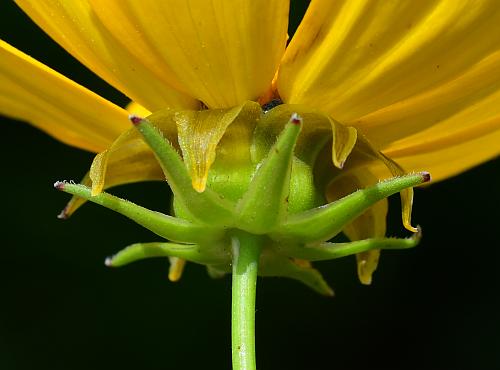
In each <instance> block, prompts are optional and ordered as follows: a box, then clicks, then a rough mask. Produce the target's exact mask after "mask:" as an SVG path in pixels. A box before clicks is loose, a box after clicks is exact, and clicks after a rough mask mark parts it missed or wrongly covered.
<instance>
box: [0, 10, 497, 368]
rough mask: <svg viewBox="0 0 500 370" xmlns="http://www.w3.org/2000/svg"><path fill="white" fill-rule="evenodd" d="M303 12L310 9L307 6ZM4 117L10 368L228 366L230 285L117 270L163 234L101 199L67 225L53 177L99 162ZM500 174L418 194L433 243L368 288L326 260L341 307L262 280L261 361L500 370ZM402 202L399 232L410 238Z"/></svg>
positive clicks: (45, 44)
mask: <svg viewBox="0 0 500 370" xmlns="http://www.w3.org/2000/svg"><path fill="white" fill-rule="evenodd" d="M294 4H295V5H294V11H297V14H299V13H300V11H301V9H300V8H304V6H303V4H300V3H297V2H296V3H294ZM0 16H1V18H0V19H1V21H0V31H1V33H0V36H1V38H2V39H4V40H6V41H8V42H10V43H12V44H14V45H15V46H17V47H18V48H20V49H21V50H24V51H27V52H29V53H30V54H31V55H32V56H34V57H35V58H37V59H39V60H41V61H43V62H45V63H47V64H49V65H51V66H52V67H54V68H56V69H57V70H58V71H60V72H62V73H64V74H66V75H67V76H69V77H71V78H73V79H75V80H76V81H78V82H80V83H82V84H84V85H85V86H87V87H89V88H91V89H93V90H94V91H97V92H99V93H100V94H101V95H103V96H105V97H106V98H108V99H111V100H113V101H115V102H116V103H118V104H121V105H124V104H125V103H126V102H127V100H126V99H125V98H124V97H123V96H121V95H120V94H119V93H117V92H116V91H115V90H113V89H112V88H110V87H109V86H108V85H106V83H104V82H102V81H101V80H99V79H98V78H96V77H95V76H93V74H92V73H91V72H89V71H88V70H86V69H85V68H84V67H82V66H81V65H80V64H79V63H78V62H76V61H74V60H73V59H72V58H71V57H69V56H68V55H67V54H66V53H65V52H64V51H63V50H61V49H60V48H59V47H58V46H57V45H55V44H54V43H52V42H51V41H50V40H49V39H48V38H47V37H46V36H45V35H44V34H43V33H42V32H40V31H39V30H38V29H37V28H36V26H34V25H33V24H32V23H30V22H29V21H28V20H27V18H26V17H25V16H24V15H23V14H22V13H21V12H20V11H19V10H17V9H16V7H15V6H14V5H13V4H12V3H11V2H8V1H3V2H2V14H1V15H0ZM296 23H297V21H296V20H294V23H293V24H296ZM0 119H1V121H2V122H1V123H0V129H1V130H2V134H1V137H2V142H1V145H0V158H1V165H2V177H1V179H2V180H1V181H0V186H1V189H0V195H1V204H2V206H1V214H2V220H1V238H2V243H1V247H0V248H1V249H0V253H1V254H0V289H1V290H0V299H1V302H0V369H53V370H58V369H89V368H90V369H198V368H203V369H229V368H230V356H231V348H230V295H231V294H230V289H231V287H230V278H229V277H227V278H225V279H222V280H211V279H210V278H208V277H207V275H206V273H205V271H204V268H203V267H201V266H197V265H193V264H190V265H189V266H188V267H187V269H186V271H185V274H184V277H183V278H182V280H181V281H180V282H178V283H175V284H174V283H170V282H168V281H167V279H166V274H167V262H166V261H164V260H148V261H143V262H140V263H136V264H133V265H130V266H128V267H125V268H121V269H116V270H113V269H108V268H106V267H105V266H104V264H103V261H104V258H105V257H106V256H107V255H110V254H112V253H114V252H116V251H118V250H119V249H121V248H122V247H124V246H126V245H128V244H131V243H133V242H138V241H153V240H157V239H156V238H155V236H154V235H152V234H151V233H149V232H147V231H145V230H143V229H141V228H140V227H139V226H137V225H135V224H132V223H131V222H129V221H127V220H126V219H124V218H122V217H121V216H119V215H117V214H114V213H112V212H110V211H107V210H105V209H101V208H99V207H97V206H95V205H87V206H85V207H83V208H82V209H81V210H80V211H79V212H78V213H77V214H76V215H75V216H74V217H73V218H72V219H70V220H68V221H60V220H57V219H56V217H55V216H56V215H57V213H58V212H59V211H60V210H61V208H62V207H63V206H64V205H65V202H66V201H67V200H68V196H67V195H65V194H61V193H59V192H57V191H55V190H53V189H52V183H53V182H54V181H55V180H61V179H68V180H69V179H75V180H78V179H79V178H80V177H81V176H82V175H83V174H84V173H85V172H86V170H87V169H88V167H89V165H90V163H91V160H92V157H93V155H92V154H90V153H86V152H83V151H80V150H77V149H73V148H70V147H67V146H65V145H63V144H61V143H59V142H57V141H55V140H54V139H52V138H50V137H48V136H47V135H45V134H42V133H41V132H39V131H37V130H35V129H33V128H31V127H29V126H28V125H26V124H23V123H19V122H14V121H12V122H11V121H9V120H7V119H4V118H0ZM498 165H499V162H498V160H497V161H493V162H489V163H486V164H484V165H482V166H481V167H478V168H476V169H474V170H471V171H469V172H467V173H465V174H462V175H461V176H459V177H456V178H453V179H450V180H447V181H444V182H442V183H438V184H435V185H433V186H431V187H429V188H427V189H423V190H420V189H419V190H417V191H416V199H415V206H414V213H413V215H414V216H413V217H414V220H415V223H419V224H420V225H422V226H423V229H424V239H423V241H422V243H421V245H420V246H419V247H418V248H416V249H413V250H409V251H393V252H387V253H383V256H382V259H381V262H380V266H379V270H378V272H377V273H376V276H375V281H374V284H373V285H372V286H370V287H366V286H362V285H361V284H359V283H358V282H357V278H356V273H355V262H354V258H345V259H342V260H336V261H333V262H327V263H321V264H318V266H319V268H320V269H321V270H322V271H323V272H324V274H325V276H326V279H327V280H328V281H329V282H331V283H332V285H333V287H334V289H335V291H336V294H337V296H336V297H335V298H333V299H332V298H324V297H321V296H319V295H317V294H315V293H314V292H312V291H310V290H308V289H307V288H305V287H304V286H302V285H300V284H299V283H296V282H294V281H291V280H286V279H272V278H269V279H265V280H259V286H258V297H257V354H258V363H259V368H260V369H302V370H304V369H364V368H369V369H387V370H389V369H498V368H500V351H499V348H500V299H499V295H500V291H499V288H500V278H499V274H500V273H499V270H498V263H499V261H500V251H499V247H500V243H499V242H498V228H499V225H498V224H499V217H498V209H499V206H500V197H499V194H498V190H499V189H500V174H499V171H498V168H499V167H498ZM114 193H115V194H119V195H126V196H127V198H129V199H131V200H134V201H137V202H139V203H140V204H142V205H145V206H148V207H152V208H155V209H166V208H167V206H168V203H169V195H168V188H167V186H166V185H165V184H161V183H147V184H140V185H134V186H127V187H121V188H119V189H116V190H115V191H114ZM398 202H399V201H398V199H397V197H396V198H394V199H392V202H391V213H390V219H389V232H390V233H392V234H400V233H401V232H402V226H401V223H400V216H399V212H398Z"/></svg>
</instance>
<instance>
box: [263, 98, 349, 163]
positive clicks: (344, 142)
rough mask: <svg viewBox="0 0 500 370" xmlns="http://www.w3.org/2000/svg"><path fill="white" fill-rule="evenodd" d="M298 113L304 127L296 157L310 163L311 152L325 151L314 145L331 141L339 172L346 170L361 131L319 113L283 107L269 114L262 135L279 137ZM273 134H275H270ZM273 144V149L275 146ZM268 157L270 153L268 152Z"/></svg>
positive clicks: (333, 156)
mask: <svg viewBox="0 0 500 370" xmlns="http://www.w3.org/2000/svg"><path fill="white" fill-rule="evenodd" d="M294 113H297V114H299V115H300V116H301V117H302V120H303V123H304V125H303V129H302V132H301V134H300V136H299V139H298V142H297V146H296V149H295V153H296V155H297V156H299V157H301V159H302V160H306V161H307V159H306V158H304V156H308V155H310V154H313V153H310V152H311V151H313V152H314V154H317V151H316V150H318V149H319V148H321V145H319V144H318V145H317V148H312V147H311V145H310V143H311V142H315V143H319V142H321V141H323V142H325V140H329V139H331V140H332V162H333V164H334V165H335V166H336V167H337V168H342V167H343V165H344V162H345V161H346V159H347V157H348V156H349V154H350V153H351V151H352V149H353V148H354V145H355V144H356V140H357V131H356V129H355V128H353V127H347V126H345V125H342V124H340V123H339V122H337V121H335V120H333V119H331V118H330V117H328V116H327V115H325V114H324V113H323V112H321V111H319V110H317V109H313V108H311V107H308V106H303V105H295V104H282V105H279V106H277V107H275V108H274V109H272V110H271V111H269V112H267V113H266V115H265V116H264V119H262V120H261V123H260V125H259V127H258V130H259V131H262V132H263V135H267V136H269V137H276V136H277V135H278V134H279V132H280V131H281V130H282V129H283V126H284V124H285V123H286V122H288V120H289V119H290V116H291V115H292V114H294ZM267 126H270V127H267ZM270 131H271V132H272V134H270ZM256 135H260V133H259V132H256ZM269 144H270V145H272V143H269ZM263 149H267V148H263ZM264 153H266V151H265V150H264Z"/></svg>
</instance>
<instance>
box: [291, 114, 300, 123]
mask: <svg viewBox="0 0 500 370" xmlns="http://www.w3.org/2000/svg"><path fill="white" fill-rule="evenodd" d="M290 123H293V124H294V125H300V124H301V123H302V117H301V116H299V115H298V114H297V113H293V114H292V116H291V117H290Z"/></svg>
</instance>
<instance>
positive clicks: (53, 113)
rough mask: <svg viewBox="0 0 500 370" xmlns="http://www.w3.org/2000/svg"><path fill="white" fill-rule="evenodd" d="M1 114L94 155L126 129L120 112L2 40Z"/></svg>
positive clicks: (124, 120)
mask: <svg viewBox="0 0 500 370" xmlns="http://www.w3.org/2000/svg"><path fill="white" fill-rule="evenodd" d="M0 113H1V114H4V115H6V116H9V117H13V118H16V119H20V120H24V121H28V122H29V123H31V124H33V125H34V126H36V127H38V128H40V129H42V130H44V131H45V132H47V133H48V134H50V135H52V136H54V137H55V138H57V139H58V140H60V141H62V142H64V143H66V144H69V145H73V146H76V147H78V148H82V149H86V150H90V151H95V152H98V151H101V150H103V149H104V148H106V147H107V146H109V144H110V143H111V142H112V141H113V140H114V139H115V138H116V137H117V136H118V135H119V134H120V133H121V132H123V131H124V130H125V129H126V128H127V127H129V123H128V122H127V121H128V120H127V112H126V111H125V110H124V109H122V108H120V107H118V106H116V105H114V104H112V103H110V102H108V101H107V100H105V99H103V98H101V97H99V96H98V95H96V94H94V93H93V92H91V91H89V90H87V89H85V88H84V87H82V86H80V85H78V84H76V83H75V82H73V81H71V80H69V79H68V78H66V77H64V76H62V75H61V74H59V73H57V72H55V71H54V70H52V69H50V68H48V67H47V66H45V65H43V64H41V63H39V62H37V61H36V60H34V59H33V58H30V57H29V56H27V55H26V54H23V53H22V52H20V51H19V50H17V49H15V48H14V47H12V46H10V45H8V44H7V43H5V42H3V41H1V40H0Z"/></svg>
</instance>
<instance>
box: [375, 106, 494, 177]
mask: <svg viewBox="0 0 500 370" xmlns="http://www.w3.org/2000/svg"><path fill="white" fill-rule="evenodd" d="M490 124H495V127H496V129H494V130H493V129H492V130H491V131H487V132H486V133H485V132H484V131H483V132H482V134H481V135H477V132H473V130H463V131H459V132H456V133H450V135H449V136H446V135H442V136H441V137H436V138H432V136H430V137H429V138H424V139H422V140H421V141H415V142H413V143H411V142H407V146H406V147H400V148H395V149H394V151H392V149H389V150H388V151H387V153H388V155H390V156H391V157H392V158H394V159H395V160H396V161H397V162H398V163H400V164H401V165H402V166H404V168H405V169H407V170H409V171H423V170H425V171H429V172H430V173H431V176H432V181H440V180H443V179H445V178H448V177H451V176H454V175H457V174H459V173H460V172H463V171H465V170H467V169H469V168H471V167H473V166H475V165H478V164H479V163H482V162H485V161H487V160H490V159H493V158H496V157H498V155H499V154H500V145H499V143H500V129H499V128H498V127H499V125H500V116H499V117H497V118H496V119H492V120H490V121H489V122H485V123H484V126H489V125H490ZM478 126H481V125H478ZM484 126H483V128H484ZM477 131H478V132H481V130H480V129H478V130H477ZM467 133H469V134H471V136H470V137H469V138H468V139H467V138H464V135H466V134H467ZM409 139H410V138H409ZM396 144H397V143H396ZM369 168H370V170H371V171H374V172H375V173H376V174H377V176H381V177H384V175H385V174H386V169H384V168H383V167H382V166H380V165H378V164H375V163H371V164H370V165H369Z"/></svg>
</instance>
